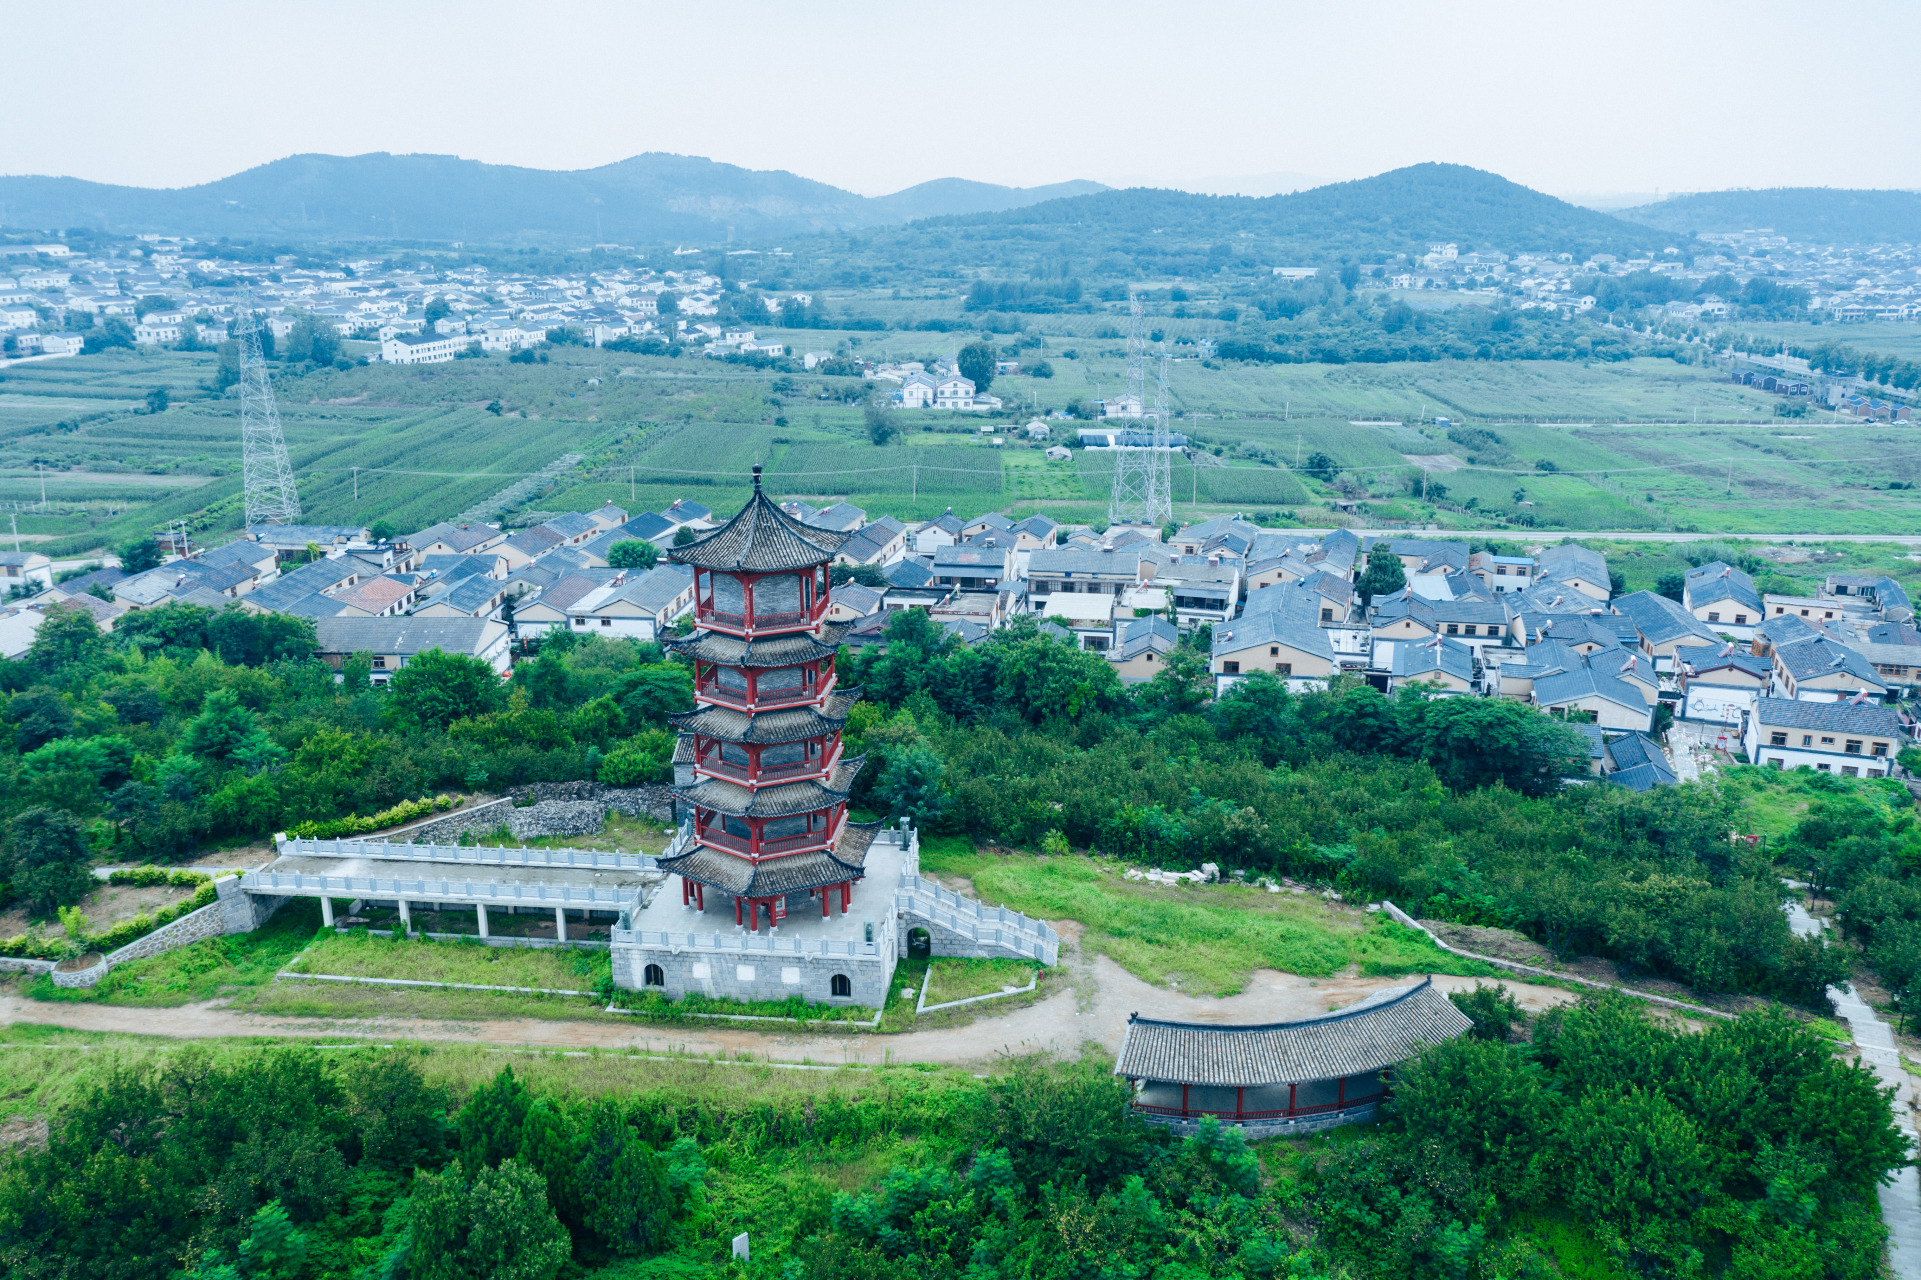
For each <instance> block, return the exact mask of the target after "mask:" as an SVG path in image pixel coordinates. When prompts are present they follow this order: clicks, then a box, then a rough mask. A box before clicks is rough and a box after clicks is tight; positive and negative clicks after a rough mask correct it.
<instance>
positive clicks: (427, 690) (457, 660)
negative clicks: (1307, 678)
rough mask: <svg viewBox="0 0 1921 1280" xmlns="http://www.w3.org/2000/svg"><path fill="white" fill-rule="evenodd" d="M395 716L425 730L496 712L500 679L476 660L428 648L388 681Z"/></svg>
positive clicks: (498, 703)
mask: <svg viewBox="0 0 1921 1280" xmlns="http://www.w3.org/2000/svg"><path fill="white" fill-rule="evenodd" d="M387 696H388V700H389V705H390V706H391V707H392V708H393V712H394V715H395V716H396V717H397V718H399V719H401V720H405V721H410V722H412V723H414V724H417V725H420V726H421V727H422V728H428V729H445V728H446V727H447V726H448V725H450V724H452V723H453V722H454V721H456V720H465V719H467V718H469V717H470V716H481V715H486V714H487V713H488V712H490V711H498V710H499V709H500V707H501V704H502V702H503V701H504V698H503V695H502V693H501V690H500V677H499V676H497V675H495V674H494V669H493V668H492V667H491V666H489V665H488V664H487V663H485V662H482V661H481V660H480V659H479V658H475V657H470V656H469V655H467V654H464V653H448V652H446V651H445V650H443V649H429V650H427V651H426V652H425V653H422V654H416V655H415V656H414V657H413V659H412V660H410V661H409V662H408V663H407V665H406V666H404V667H402V668H401V669H400V670H398V671H396V672H395V673H394V675H393V679H391V680H389V681H388V682H387Z"/></svg>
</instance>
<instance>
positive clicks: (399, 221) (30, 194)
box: [0, 152, 1104, 246]
mask: <svg viewBox="0 0 1921 1280" xmlns="http://www.w3.org/2000/svg"><path fill="white" fill-rule="evenodd" d="M1099 190H1104V188H1102V187H1101V186H1100V185H1099V184H1098V183H1093V182H1063V183H1055V184H1053V185H1052V186H1046V187H1031V188H1021V187H1002V186H995V185H994V184H992V183H986V182H968V181H964V180H962V179H958V178H947V179H939V180H936V181H933V182H926V183H922V184H920V185H919V186H915V187H909V188H907V189H906V190H905V191H897V192H895V193H894V194H892V195H889V196H879V197H873V198H870V197H866V196H860V195H856V194H855V193H854V192H851V191H844V190H842V189H841V188H839V187H834V186H829V185H828V184H827V183H824V182H814V181H811V180H810V179H807V178H802V177H798V176H796V175H794V174H792V173H788V172H786V171H785V170H757V169H743V168H740V167H738V166H736V165H730V164H719V163H716V162H715V161H712V160H707V159H703V158H702V157H699V156H679V155H670V154H667V153H664V152H649V153H647V154H645V155H638V156H632V157H629V158H628V159H626V160H622V161H619V162H618V163H615V164H609V165H602V166H600V167H599V168H595V169H577V170H550V169H525V168H520V167H517V166H514V165H495V164H483V163H481V162H480V161H478V160H463V159H460V158H459V157H457V156H433V155H391V154H388V153H386V152H374V153H372V154H369V155H360V156H329V155H298V156H289V157H287V158H286V159H284V160H275V161H273V162H272V163H270V164H264V165H260V166H257V167H256V168H252V169H248V170H246V171H245V172H243V173H237V174H234V175H232V176H231V177H227V178H222V179H220V180H218V181H216V182H209V183H205V184H203V185H201V186H197V187H182V188H177V189H172V190H156V189H152V188H147V187H124V186H113V185H110V184H106V183H99V182H85V181H82V180H80V179H78V178H45V177H0V211H3V212H0V218H4V220H5V222H6V224H7V225H8V226H10V227H17V228H35V229H48V230H51V229H58V228H65V227H75V226H90V227H99V228H102V229H105V230H109V231H117V232H123V233H126V232H157V233H161V234H169V235H191V236H198V237H203V238H207V237H214V236H223V235H225V236H270V237H273V238H276V239H285V240H296V241H300V240H309V241H310V240H339V239H358V238H375V239H380V240H392V239H399V240H461V241H465V242H468V243H470V244H483V243H493V244H554V243H556V242H558V243H562V244H569V245H571V246H579V245H581V244H583V243H605V242H618V243H624V244H654V243H660V242H663V241H674V240H692V241H697V242H700V243H704V244H711V243H715V242H722V241H727V240H730V239H734V238H753V237H760V236H779V235H788V234H794V233H798V232H806V231H819V230H826V229H830V228H855V227H874V226H882V225H886V224H888V223H894V222H904V221H906V220H907V219H909V218H921V217H930V216H935V215H944V214H956V213H978V212H981V211H985V210H1001V209H1008V208H1012V207H1014V206H1016V205H1019V204H1023V203H1031V202H1033V201H1036V200H1049V199H1054V198H1056V197H1059V196H1067V195H1079V194H1081V193H1083V192H1087V191H1099Z"/></svg>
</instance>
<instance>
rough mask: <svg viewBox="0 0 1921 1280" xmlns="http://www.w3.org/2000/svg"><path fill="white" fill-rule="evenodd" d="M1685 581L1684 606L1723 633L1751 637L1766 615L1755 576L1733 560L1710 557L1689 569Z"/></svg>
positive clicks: (1682, 604)
mask: <svg viewBox="0 0 1921 1280" xmlns="http://www.w3.org/2000/svg"><path fill="white" fill-rule="evenodd" d="M1683 582H1684V584H1685V585H1684V586H1683V587H1682V589H1681V606H1682V607H1683V608H1684V609H1686V610H1687V611H1688V612H1689V613H1691V614H1693V615H1694V617H1695V618H1696V619H1698V620H1699V621H1701V622H1705V623H1707V625H1708V627H1709V628H1710V629H1712V630H1714V631H1717V632H1719V633H1721V634H1722V635H1727V636H1732V637H1733V638H1735V639H1736V640H1751V639H1753V638H1754V628H1755V627H1757V626H1759V625H1760V624H1761V621H1762V619H1763V618H1764V617H1766V616H1767V615H1766V612H1765V608H1766V607H1765V606H1764V605H1763V604H1762V603H1761V593H1760V592H1759V591H1757V590H1755V587H1754V579H1753V578H1750V577H1749V576H1748V575H1747V574H1745V573H1743V572H1741V570H1739V569H1737V568H1735V567H1734V566H1733V565H1731V564H1724V563H1722V562H1721V561H1719V560H1713V561H1710V562H1708V563H1707V564H1704V565H1702V566H1700V567H1699V568H1697V569H1690V570H1688V572H1687V575H1686V577H1685V578H1684V579H1683Z"/></svg>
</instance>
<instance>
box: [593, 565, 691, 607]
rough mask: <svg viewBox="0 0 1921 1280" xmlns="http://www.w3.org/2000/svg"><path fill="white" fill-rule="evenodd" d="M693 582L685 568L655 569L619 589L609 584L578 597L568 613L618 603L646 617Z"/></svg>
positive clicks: (688, 570)
mask: <svg viewBox="0 0 1921 1280" xmlns="http://www.w3.org/2000/svg"><path fill="white" fill-rule="evenodd" d="M693 582H694V574H693V570H692V569H689V568H688V567H686V566H685V565H678V564H663V565H656V566H655V567H654V568H652V569H649V570H648V571H647V572H646V573H644V574H640V575H638V576H636V577H630V578H628V579H627V581H625V582H623V583H621V584H620V585H619V586H614V585H613V584H612V583H609V584H608V585H607V586H605V587H603V588H601V589H600V590H599V591H598V592H595V593H592V594H590V595H586V596H583V597H581V599H579V600H577V601H576V602H575V603H574V605H573V607H572V611H573V612H577V613H584V612H591V611H592V610H594V609H599V608H602V607H604V606H606V605H609V604H613V603H615V602H616V601H618V602H620V603H622V604H629V605H632V606H633V607H634V608H636V609H639V610H642V611H643V612H646V613H659V612H660V611H661V610H662V609H665V608H666V607H667V606H668V605H669V604H671V603H673V600H674V597H675V596H678V595H680V594H681V593H682V592H684V591H686V590H687V588H688V587H690V586H692V585H693Z"/></svg>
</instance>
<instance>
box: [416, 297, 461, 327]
mask: <svg viewBox="0 0 1921 1280" xmlns="http://www.w3.org/2000/svg"><path fill="white" fill-rule="evenodd" d="M453 313H454V309H453V308H452V307H451V306H449V305H448V304H447V298H446V296H445V295H444V294H435V295H434V296H433V297H431V298H429V299H427V305H426V306H424V307H422V308H421V309H420V318H421V325H422V328H424V329H431V328H433V327H434V325H436V324H438V323H439V322H440V321H442V320H445V319H446V318H447V317H448V316H450V315H452V314H453Z"/></svg>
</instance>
